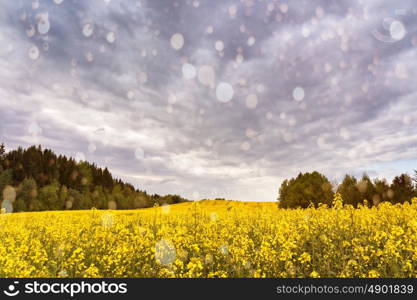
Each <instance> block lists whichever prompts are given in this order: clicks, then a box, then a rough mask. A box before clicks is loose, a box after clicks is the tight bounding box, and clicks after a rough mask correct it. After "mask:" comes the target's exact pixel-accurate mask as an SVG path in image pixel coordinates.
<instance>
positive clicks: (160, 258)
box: [155, 239, 177, 266]
mask: <svg viewBox="0 0 417 300" xmlns="http://www.w3.org/2000/svg"><path fill="white" fill-rule="evenodd" d="M176 257H177V251H176V250H175V247H174V245H173V244H172V242H171V241H169V240H164V239H163V240H160V241H159V242H157V243H156V244H155V259H156V261H157V262H158V263H160V264H161V265H165V266H166V265H170V264H172V263H173V262H174V261H175V259H176Z"/></svg>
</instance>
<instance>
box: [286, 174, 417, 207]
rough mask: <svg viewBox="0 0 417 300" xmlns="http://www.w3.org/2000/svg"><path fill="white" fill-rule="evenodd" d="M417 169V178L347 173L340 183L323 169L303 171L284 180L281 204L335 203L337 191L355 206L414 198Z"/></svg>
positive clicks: (299, 205)
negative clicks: (329, 178)
mask: <svg viewBox="0 0 417 300" xmlns="http://www.w3.org/2000/svg"><path fill="white" fill-rule="evenodd" d="M416 183H417V171H415V176H414V178H411V177H410V176H409V175H408V174H401V175H399V176H396V177H395V178H394V179H393V180H392V182H391V183H388V182H387V180H385V179H374V180H371V179H370V178H369V176H368V175H366V174H364V175H363V176H362V178H360V179H357V178H355V177H354V176H352V175H346V176H345V177H344V179H343V181H342V183H340V184H336V183H333V184H332V183H331V182H330V181H329V180H328V179H327V177H326V176H324V175H323V174H320V173H319V172H316V171H315V172H312V173H304V174H303V173H300V174H298V176H297V177H295V178H291V179H290V180H287V179H286V180H284V181H283V183H282V184H281V187H280V189H279V196H278V201H279V206H280V207H282V208H296V207H300V208H307V207H309V206H314V207H317V206H318V205H319V204H320V203H322V204H326V205H328V206H332V204H333V199H334V194H335V193H339V194H340V195H341V196H342V199H343V203H344V204H349V205H352V206H354V207H357V206H358V205H360V204H361V205H367V206H374V205H378V204H379V203H381V202H383V201H388V202H391V203H393V204H396V203H404V202H406V201H410V200H411V199H412V198H413V197H417V184H416Z"/></svg>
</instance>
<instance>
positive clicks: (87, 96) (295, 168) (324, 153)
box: [0, 0, 417, 201]
mask: <svg viewBox="0 0 417 300" xmlns="http://www.w3.org/2000/svg"><path fill="white" fill-rule="evenodd" d="M416 29H417V6H416V5H415V1H412V0H410V1H390V2H388V1H324V0H322V1H255V0H241V1H214V0H211V1H209V0H195V1H180V0H178V1H168V0H165V1H162V0H148V1H144V0H142V1H120V0H111V1H110V0H104V1H103V0H96V1H94V0H92V1H81V0H78V1H76V0H39V1H37V0H34V1H32V2H31V1H1V2H0V44H1V47H0V141H3V142H5V144H6V146H7V147H8V148H9V149H13V148H16V147H17V146H19V145H20V146H24V147H26V146H29V145H32V144H41V145H43V146H44V147H46V148H51V149H53V150H54V151H55V152H57V153H64V154H66V155H70V156H73V157H76V158H77V159H86V160H88V161H90V162H95V163H97V164H98V165H100V166H108V167H109V169H110V170H111V172H112V173H113V174H114V175H115V176H116V177H119V178H123V179H125V180H126V181H129V182H131V183H133V184H134V185H135V186H136V187H138V188H140V189H145V190H147V191H148V192H150V193H159V194H167V193H176V194H181V195H183V196H185V197H188V198H191V199H201V198H214V197H225V198H228V199H239V200H253V201H271V200H274V199H276V197H277V191H278V188H279V185H280V183H281V181H282V180H283V179H284V178H289V177H292V176H295V175H296V174H297V173H298V172H300V171H312V170H318V171H320V172H323V173H324V174H326V175H327V176H328V177H329V178H330V179H331V180H340V179H341V178H342V176H343V174H345V173H351V174H354V175H360V174H361V173H362V172H365V171H366V172H368V174H369V175H370V176H371V177H387V178H389V179H390V178H392V176H393V175H395V174H398V173H400V172H409V173H411V172H412V170H413V169H416V168H417V129H416V128H417V113H416V111H417V79H416V78H417V51H416V46H417V30H416Z"/></svg>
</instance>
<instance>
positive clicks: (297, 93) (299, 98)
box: [292, 86, 305, 101]
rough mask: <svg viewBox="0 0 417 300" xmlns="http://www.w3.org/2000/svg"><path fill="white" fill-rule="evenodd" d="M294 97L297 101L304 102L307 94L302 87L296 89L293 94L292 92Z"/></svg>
mask: <svg viewBox="0 0 417 300" xmlns="http://www.w3.org/2000/svg"><path fill="white" fill-rule="evenodd" d="M292 96H293V98H294V100H295V101H302V100H303V99H304V96H305V93H304V89H303V88H302V87H299V86H298V87H296V88H295V89H294V90H293V92H292Z"/></svg>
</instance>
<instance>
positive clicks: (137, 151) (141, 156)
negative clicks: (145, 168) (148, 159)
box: [135, 148, 145, 160]
mask: <svg viewBox="0 0 417 300" xmlns="http://www.w3.org/2000/svg"><path fill="white" fill-rule="evenodd" d="M135 157H136V159H138V160H143V159H144V158H145V151H143V149H142V148H136V149H135Z"/></svg>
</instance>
